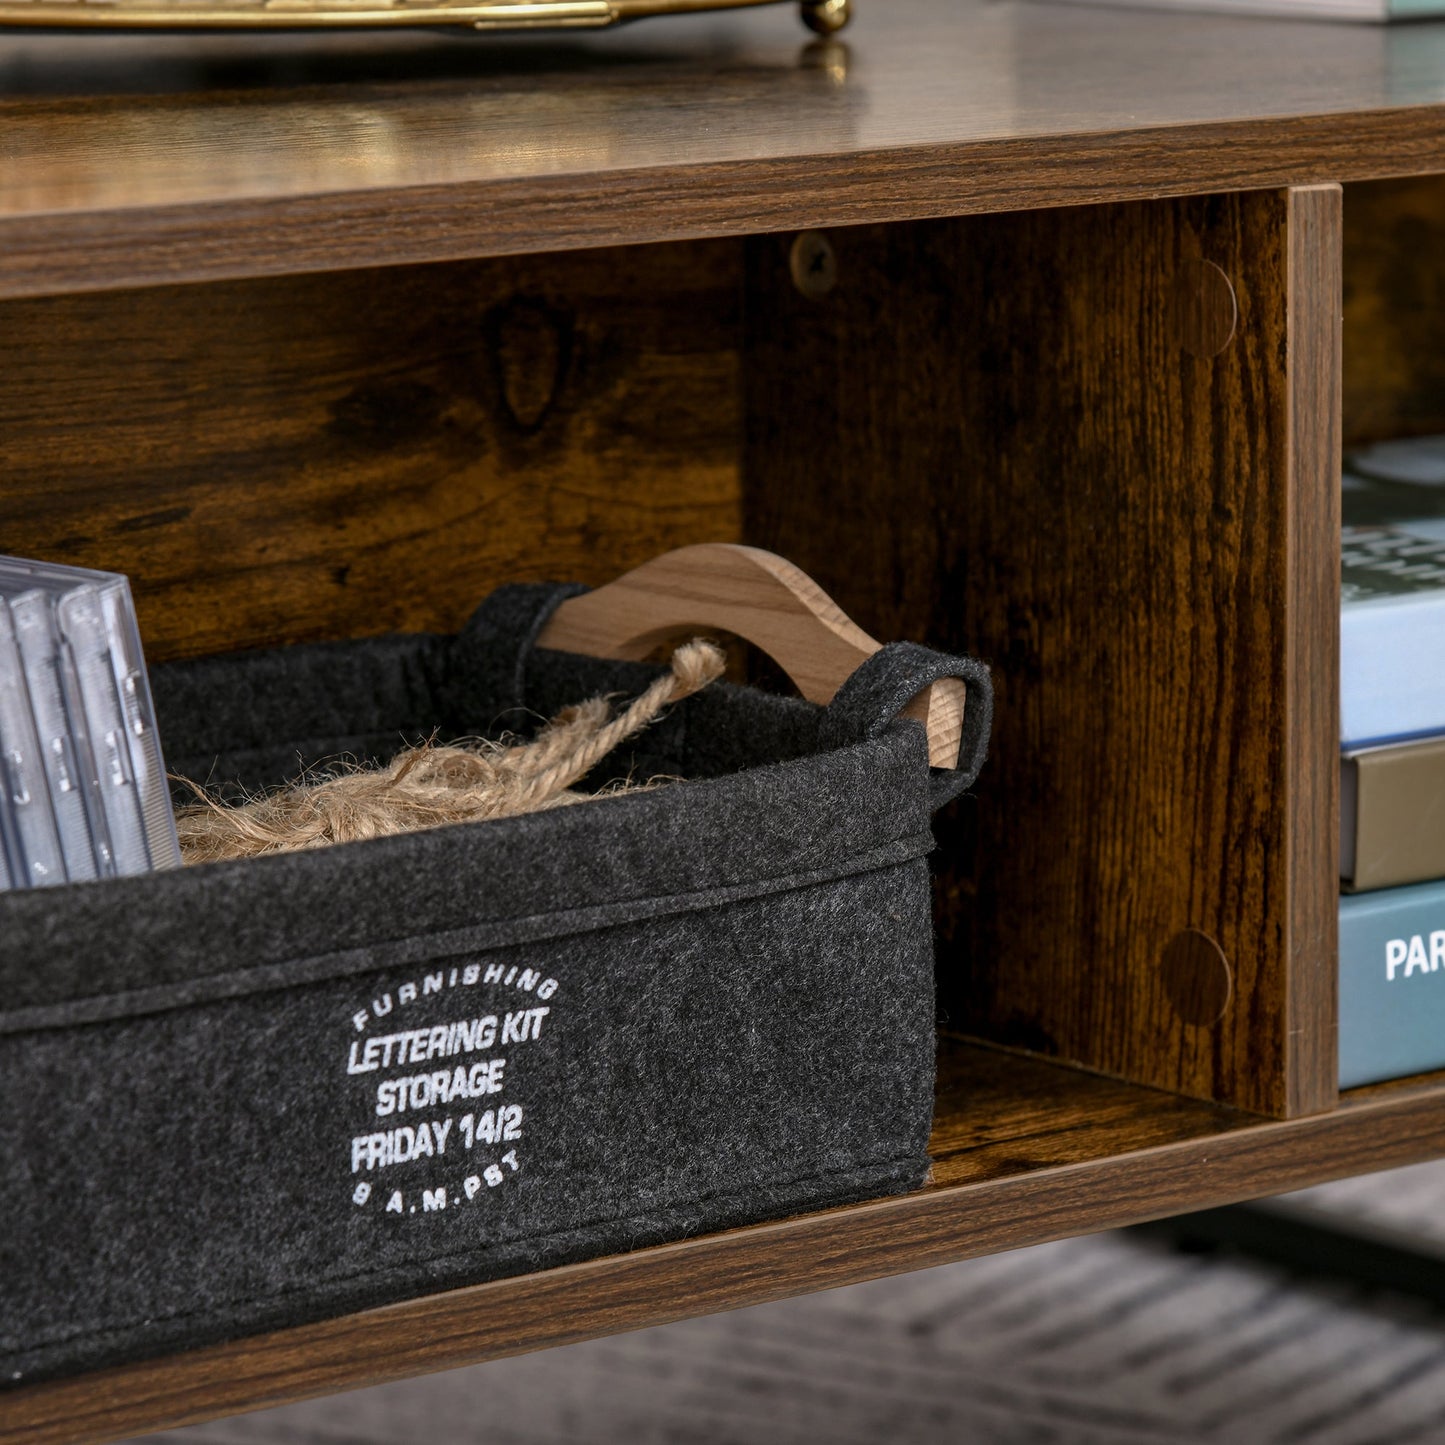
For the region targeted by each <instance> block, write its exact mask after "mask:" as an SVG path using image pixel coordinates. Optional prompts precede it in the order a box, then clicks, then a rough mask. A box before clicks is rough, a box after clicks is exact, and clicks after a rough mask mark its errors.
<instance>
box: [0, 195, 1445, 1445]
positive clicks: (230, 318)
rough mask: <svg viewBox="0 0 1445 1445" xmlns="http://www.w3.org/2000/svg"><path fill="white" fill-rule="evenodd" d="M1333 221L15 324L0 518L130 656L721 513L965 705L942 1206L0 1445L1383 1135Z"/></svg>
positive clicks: (134, 1388) (1311, 203) (146, 1378)
mask: <svg viewBox="0 0 1445 1445" xmlns="http://www.w3.org/2000/svg"><path fill="white" fill-rule="evenodd" d="M1339 207H1340V192H1339V189H1338V188H1337V187H1332V186H1320V187H1306V188H1303V189H1276V190H1265V191H1254V192H1249V193H1244V194H1237V195H1221V196H1214V197H1210V198H1205V199H1190V200H1168V201H1147V202H1144V201H1141V202H1130V203H1127V204H1117V205H1106V206H1093V207H1088V208H1078V209H1064V210H1048V211H1041V212H1037V213H1032V214H1023V215H1008V216H983V217H974V218H965V219H958V220H949V221H923V222H906V223H897V224H890V225H887V226H876V227H863V228H841V229H835V230H831V231H829V232H828V233H826V237H825V244H826V246H827V248H828V249H829V251H830V252H831V262H830V266H831V267H832V268H833V271H834V275H835V280H834V283H833V284H831V286H824V287H822V288H819V287H816V286H813V285H801V286H800V283H799V266H798V250H797V248H798V247H799V246H800V245H802V246H804V247H806V248H808V249H807V251H806V253H805V254H809V255H815V254H816V253H817V251H816V248H817V247H818V245H819V242H818V240H817V238H814V237H807V238H804V239H803V240H802V241H800V240H799V238H798V236H797V235H796V234H795V233H788V234H786V235H776V236H774V235H762V236H755V237H747V238H742V239H734V240H713V241H699V242H687V243H668V244H661V245H649V246H638V247H631V248H626V249H617V250H611V251H591V252H589V251H579V252H570V253H567V252H563V253H556V254H549V255H540V256H536V257H527V258H512V259H497V260H485V261H471V262H455V263H445V264H437V265H427V266H416V267H392V268H386V269H377V270H370V271H361V272H344V273H325V274H316V275H307V276H297V277H287V278H280V279H254V280H246V281H234V282H232V281H226V282H213V283H206V284H204V285H196V286H187V287H174V288H155V289H148V290H143V291H132V292H114V293H106V294H97V295H70V296H57V297H53V298H38V299H22V300H10V301H6V302H3V303H0V307H3V319H4V323H5V328H6V335H7V337H8V338H9V339H10V341H11V344H12V345H13V346H14V347H15V348H16V350H17V354H20V353H23V354H25V355H27V356H28V357H29V358H30V364H29V365H28V366H26V367H25V368H15V369H11V370H8V371H6V372H5V373H3V374H0V413H3V414H4V415H5V417H6V418H7V432H6V439H5V446H6V455H5V460H6V468H7V488H8V490H7V509H8V510H7V529H6V533H5V545H6V547H7V549H9V550H12V551H14V552H18V553H24V554H33V555H38V556H48V557H54V558H56V559H57V560H63V561H67V562H73V563H77V564H81V565H104V566H107V567H113V568H117V569H120V570H124V571H127V572H128V573H130V574H131V576H132V578H133V580H134V584H135V594H136V600H137V605H138V610H139V614H140V619H141V625H142V629H143V632H144V634H145V637H146V641H147V645H148V649H149V655H150V657H151V658H152V660H153V661H154V662H157V663H164V662H167V661H174V660H184V659H194V658H199V657H207V656H213V655H224V654H227V653H230V652H233V651H240V650H244V649H248V648H257V647H274V646H279V645H286V644H296V643H310V642H318V641H344V640H346V639H353V638H364V637H373V636H379V635H382V634H385V633H388V632H392V631H396V630H402V631H441V632H448V631H454V630H455V629H456V628H458V627H459V626H460V625H461V624H462V622H463V621H464V619H465V617H466V615H467V613H468V612H469V610H470V608H471V607H472V605H473V604H474V602H475V601H476V599H477V598H478V597H479V596H481V595H483V594H484V593H486V592H487V591H488V590H489V589H490V588H492V587H494V586H497V585H499V584H503V583H509V582H518V581H522V582H529V581H537V580H543V579H554V578H559V577H560V578H568V579H575V580H578V581H582V582H586V583H599V582H603V581H606V580H608V579H610V578H612V577H613V576H615V575H617V574H618V573H620V572H622V571H624V570H626V569H627V568H629V567H631V566H633V565H635V564H637V563H639V562H641V561H643V560H645V559H646V558H647V557H650V556H652V555H654V554H656V553H658V552H661V551H665V550H667V549H669V548H672V547H676V546H680V545H685V544H689V543H695V542H705V541H745V542H749V543H754V544H756V545H759V546H764V547H769V548H772V549H774V550H776V551H779V552H781V553H783V554H784V555H787V556H790V557H791V558H792V559H793V560H795V561H797V562H798V563H799V565H801V566H803V567H804V568H805V569H808V570H810V571H811V572H812V573H813V574H814V575H815V576H816V578H817V580H818V581H819V582H820V583H821V584H822V585H823V586H824V587H826V588H827V589H829V590H830V591H831V592H832V593H833V595H834V596H835V597H836V598H837V600H838V601H839V603H840V604H841V605H842V606H843V608H844V609H845V610H846V611H848V612H849V613H850V614H851V615H853V616H855V617H856V618H857V620H858V621H859V622H861V623H862V624H863V625H864V626H865V627H867V628H868V629H869V630H870V631H872V632H873V633H874V634H875V635H877V636H880V637H884V638H892V637H909V636H912V637H917V638H919V639H921V640H924V641H926V642H928V643H930V644H932V645H934V646H937V647H940V648H943V649H946V650H950V651H957V652H964V653H970V654H973V655H978V656H981V657H983V658H984V659H985V660H987V661H989V662H990V663H991V664H992V665H993V668H994V674H995V679H996V682H997V684H998V687H999V693H1000V706H999V713H998V722H997V727H996V733H995V738H996V743H995V747H994V752H993V756H992V759H991V761H990V764H989V768H988V771H987V772H986V773H985V774H984V777H983V779H982V781H981V783H980V785H979V787H978V789H977V790H976V795H975V796H974V797H971V798H968V799H965V800H963V801H962V802H961V803H959V804H957V805H955V806H954V808H953V810H952V812H951V813H950V814H949V815H947V816H946V817H945V819H944V820H943V822H942V823H941V824H940V836H941V839H942V844H943V847H942V850H941V853H940V855H939V859H938V864H937V866H936V868H935V870H934V871H935V899H936V919H937V922H938V927H939V943H938V976H937V977H938V1003H939V1011H940V1016H941V1020H942V1023H943V1027H944V1036H943V1038H942V1040H941V1043H940V1083H939V1093H938V1096H937V1099H936V1106H935V1122H934V1131H933V1136H932V1142H931V1145H930V1156H931V1160H932V1166H933V1167H932V1174H931V1178H930V1180H929V1183H928V1184H927V1186H926V1187H924V1188H922V1189H919V1190H915V1191H913V1192H910V1193H908V1194H905V1195H902V1196H899V1197H896V1198H894V1199H891V1200H881V1201H876V1202H873V1203H868V1204H862V1205H857V1206H852V1207H850V1208H848V1209H846V1210H843V1211H841V1212H838V1211H829V1212H826V1213H822V1214H808V1215H803V1216H801V1217H799V1218H796V1219H791V1220H784V1221H780V1222H774V1223H770V1224H763V1225H758V1226H754V1227H751V1228H749V1229H746V1230H742V1231H734V1232H730V1233H723V1234H713V1235H705V1236H702V1237H699V1238H695V1239H689V1240H686V1241H684V1242H680V1243H676V1244H671V1245H664V1246H661V1247H657V1248H649V1249H645V1250H640V1251H637V1252H635V1253H630V1254H619V1255H616V1256H610V1257H607V1258H602V1259H596V1260H591V1261H588V1262H585V1263H580V1264H575V1265H567V1266H564V1267H562V1268H560V1269H554V1270H549V1271H546V1272H543V1273H539V1274H535V1275H525V1276H522V1277H520V1278H515V1279H510V1280H498V1281H494V1282H491V1283H487V1284H482V1285H478V1286H475V1287H473V1288H469V1289H463V1290H453V1291H450V1292H447V1293H443V1294H437V1295H433V1296H428V1297H425V1298H422V1299H418V1300H414V1301H411V1302H409V1303H406V1304H399V1305H395V1306H393V1307H391V1308H390V1309H388V1310H386V1311H383V1312H379V1313H377V1312H363V1313H360V1314H356V1315H352V1316H347V1317H344V1318H340V1319H335V1320H331V1321H327V1322H321V1323H317V1324H305V1325H299V1326H295V1327H292V1328H289V1329H285V1330H281V1331H278V1332H276V1333H274V1334H271V1335H266V1336H260V1337H252V1338H247V1339H241V1340H238V1341H236V1342H234V1343H232V1344H226V1345H219V1346H214V1347H211V1348H208V1349H202V1350H195V1351H190V1352H186V1353H182V1354H179V1355H176V1356H175V1357H174V1358H172V1359H161V1360H156V1361H151V1362H147V1363H142V1364H138V1365H131V1366H125V1367H122V1368H120V1369H117V1370H111V1371H106V1372H103V1373H102V1374H99V1375H96V1376H94V1377H90V1378H82V1379H78V1380H73V1381H57V1382H54V1383H51V1384H45V1385H40V1386H36V1387H33V1388H27V1389H25V1390H21V1391H17V1392H12V1393H10V1394H9V1396H8V1397H4V1398H0V1440H6V1439H12V1438H13V1439H16V1440H19V1439H22V1438H24V1439H31V1440H47V1439H53V1440H61V1439H78V1438H101V1437H103V1436H106V1435H117V1434H121V1433H125V1432H128V1431H135V1430H138V1429H141V1428H146V1427H149V1426H154V1425H156V1424H159V1423H161V1422H163V1421H164V1422H166V1423H177V1422H179V1421H180V1420H182V1419H184V1418H198V1417H199V1416H201V1415H205V1414H215V1413H222V1412H224V1411H225V1410H227V1409H239V1408H246V1407H251V1406H255V1405H258V1404H262V1403H266V1402H268V1401H275V1400H280V1399H282V1398H292V1397H294V1396H296V1395H298V1394H302V1393H317V1392H321V1391H324V1390H326V1389H334V1388H340V1387H342V1386H343V1385H345V1384H348V1383H358V1382H360V1381H362V1380H375V1379H381V1378H390V1377H394V1376H396V1375H401V1374H407V1373H412V1372H415V1371H417V1370H420V1369H427V1368H443V1367H445V1366H447V1365H449V1364H456V1363H460V1362H462V1361H464V1360H471V1359H477V1358H480V1357H484V1356H486V1355H488V1354H497V1353H505V1352H508V1351H511V1350H517V1349H524V1348H535V1347H538V1346H540V1345H543V1344H548V1343H559V1342H562V1341H564V1340H567V1339H572V1338H579V1337H582V1336H583V1335H586V1334H591V1333H596V1332H598V1331H600V1330H602V1329H615V1328H626V1327H630V1326H633V1325H637V1324H641V1323H647V1322H656V1321H658V1320H661V1319H665V1318H672V1317H677V1316H679V1315H682V1314H687V1313H695V1312H697V1311H699V1310H704V1309H708V1308H715V1307H723V1306H725V1305H734V1304H739V1303H743V1302H749V1301H754V1300H759V1299H763V1298H768V1297H773V1296H776V1295H780V1294H784V1293H789V1292H793V1291H795V1290H798V1289H804V1288H818V1287H823V1286H826V1285H832V1284H841V1283H846V1282H847V1281H849V1280H851V1279H860V1278H865V1277H868V1276H870V1275H874V1274H877V1273H881V1272H884V1271H886V1270H890V1269H898V1268H909V1267H918V1266H921V1265H925V1264H930V1263H938V1262H942V1261H943V1260H945V1259H951V1258H958V1257H960V1256H961V1255H964V1254H968V1253H976V1252H983V1251H986V1250H989V1249H999V1248H1006V1247H1010V1246H1012V1245H1017V1244H1024V1243H1029V1242H1035V1241H1037V1240H1041V1239H1045V1238H1051V1237H1056V1236H1058V1235H1059V1234H1064V1233H1071V1232H1077V1231H1079V1230H1081V1229H1089V1228H1103V1227H1108V1226H1109V1225H1111V1224H1114V1223H1122V1222H1126V1221H1127V1220H1131V1219H1138V1218H1141V1217H1145V1216H1147V1215H1150V1214H1160V1213H1166V1212H1170V1211H1171V1210H1177V1209H1183V1208H1189V1207H1199V1206H1202V1205H1205V1204H1211V1203H1219V1202H1223V1201H1225V1200H1228V1199H1231V1198H1239V1197H1242V1196H1244V1195H1247V1194H1249V1193H1262V1192H1267V1191H1270V1190H1274V1189H1283V1188H1288V1187H1291V1186H1292V1185H1296V1184H1299V1185H1302V1184H1305V1183H1309V1182H1314V1181H1315V1180H1317V1179H1319V1178H1321V1177H1324V1175H1325V1174H1326V1173H1337V1172H1346V1171H1347V1170H1349V1169H1351V1168H1358V1169H1363V1168H1366V1167H1369V1168H1378V1167H1384V1166H1386V1165H1387V1164H1389V1163H1390V1162H1393V1161H1398V1162H1403V1161H1405V1160H1407V1159H1412V1158H1416V1157H1419V1155H1420V1153H1421V1152H1422V1150H1426V1149H1427V1148H1428V1147H1429V1146H1427V1145H1426V1144H1425V1143H1424V1142H1422V1141H1423V1140H1424V1139H1425V1138H1426V1137H1428V1136H1429V1135H1430V1131H1431V1130H1434V1129H1438V1127H1439V1119H1440V1117H1441V1115H1442V1114H1445V1094H1442V1093H1441V1091H1440V1090H1438V1089H1436V1088H1433V1087H1432V1086H1430V1085H1428V1084H1419V1083H1416V1084H1410V1085H1402V1086H1399V1087H1397V1088H1394V1089H1391V1090H1383V1091H1371V1092H1370V1093H1369V1094H1368V1096H1362V1097H1361V1098H1359V1099H1357V1100H1355V1101H1353V1102H1352V1103H1351V1105H1350V1107H1349V1108H1346V1109H1342V1110H1335V1111H1334V1112H1331V1110H1333V1106H1334V1105H1335V1103H1336V1090H1335V1085H1334V1044H1333V1023H1334V965H1335V959H1334V948H1333V933H1334V920H1335V880H1336V867H1335V859H1334V849H1335V843H1336V834H1335V830H1334V827H1333V807H1334V796H1333V794H1334V786H1335V767H1334V763H1335V751H1336V739H1335V729H1336V685H1335V665H1336V631H1335V629H1336V626H1337V618H1338V558H1337V543H1338V538H1337V527H1338V520H1337V518H1338V512H1337V502H1338V498H1337V488H1336V475H1335V460H1336V447H1337V440H1336V439H1337V429H1336V424H1335V423H1336V417H1337V407H1338V400H1337V375H1338V370H1337V368H1338V358H1339V345H1338V331H1337V325H1338V316H1337V309H1336V305H1335V300H1334V298H1335V296H1336V295H1337V291H1338V285H1339V264H1340V209H1339ZM80 413H83V414H84V416H85V426H84V427H83V428H81V429H76V428H71V427H68V426H64V425H60V424H58V423H57V419H58V418H65V417H68V416H73V415H77V414H80ZM166 741H167V742H168V743H169V739H166ZM960 1036H967V1039H968V1040H970V1041H963V1039H962V1038H960ZM1060 1064H1073V1065H1080V1066H1082V1067H1078V1068H1070V1067H1060V1066H1059V1065H1060ZM1271 1120H1273V1121H1276V1122H1270V1121H1271ZM1326 1159H1328V1162H1327V1163H1326V1162H1323V1161H1324V1160H1326ZM263 1382H264V1383H263Z"/></svg>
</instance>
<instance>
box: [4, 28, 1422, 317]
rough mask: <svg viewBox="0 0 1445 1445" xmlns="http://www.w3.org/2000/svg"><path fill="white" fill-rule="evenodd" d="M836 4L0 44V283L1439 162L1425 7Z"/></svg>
mask: <svg viewBox="0 0 1445 1445" xmlns="http://www.w3.org/2000/svg"><path fill="white" fill-rule="evenodd" d="M859 11H860V14H859V19H858V21H857V23H856V26H855V28H854V29H852V30H850V31H849V32H848V39H847V41H846V44H844V43H841V42H840V43H834V44H832V45H831V46H824V47H821V48H820V47H818V46H806V45H805V44H804V43H803V41H802V39H801V36H802V32H801V31H800V29H799V27H798V25H797V19H796V15H795V13H793V12H792V10H791V7H787V6H780V7H776V8H773V7H768V8H766V9H763V10H757V11H752V12H740V13H738V14H735V15H731V16H719V17H698V16H689V17H680V18H677V19H669V20H656V21H647V22H642V23H640V24H639V25H637V26H636V27H635V28H629V29H627V30H625V31H622V32H619V33H616V34H607V35H600V36H596V37H592V38H581V37H576V38H547V39H538V38H535V37H521V38H517V37H514V38H495V37H494V38H490V39H481V38H476V37H473V38H470V39H463V38H458V37H450V36H384V37H341V36H332V37H314V36H310V37H307V36H303V37H290V38H287V37H271V38H247V37H242V36H231V37H219V38H217V37H212V38H169V39H168V38H164V37H142V38H139V39H130V38H105V37H100V36H91V35H87V36H81V37H68V38H67V37H30V36H23V35H21V36H16V35H11V36H8V37H3V38H0V127H3V133H4V137H5V146H4V150H3V152H0V296H5V295H12V296H13V295H22V294H39V293H46V292H56V291H64V290H79V289H96V288H107V287H117V286H127V285H132V286H133V285H142V284H163V283H165V282H168V281H184V280H201V279H214V278H222V277H237V276H248V275H257V274H274V273H279V272H297V271H305V270H328V269H340V268H343V267H356V266H368V265H379V264H383V263H387V262H416V261H428V260H448V259H458V258H463V257H468V256H480V255H494V254H502V253H518V252H532V251H556V250H562V249H571V248H579V247H596V246H605V245H613V244H618V243H622V242H633V241H655V240H671V239H682V238H688V237H700V236H717V235H738V234H744V233H749V232H758V231H765V230H783V229H788V228H799V227H805V226H820V225H829V226H836V225H844V224H856V223H863V222H870V221H881V220H906V219H915V218H921V217H929V216H944V215H960V214H971V213H976V212H982V211H998V210H1009V209H1021V208H1025V207H1037V206H1057V205H1069V204H1081V203H1085V202H1091V201H1104V200H1119V199H1127V198H1135V197H1141V196H1163V195H1178V194H1185V193H1188V192H1200V191H1217V190H1238V189H1244V188H1249V187H1264V186H1280V185H1284V184H1301V183H1309V182H1317V181H1335V180H1342V179H1353V178H1364V177H1383V176H1396V175H1402V174H1411V173H1424V172H1434V171H1440V170H1442V169H1445V104H1442V88H1441V85H1440V81H1439V76H1440V74H1441V72H1442V66H1445V24H1441V23H1438V22H1437V23H1428V24H1414V25H1410V26H1408V27H1400V28H1394V29H1376V28H1372V27H1365V26H1344V25H1336V24H1325V23H1313V24H1312V23H1308V22H1292V21H1284V22H1281V21H1271V20H1260V19H1254V18H1244V19H1241V18H1230V17H1224V16H1209V15H1192V14H1167V13H1149V12H1140V11H1129V10H1115V9H1110V8H1107V7H1102V6H1100V7H1086V6H1077V7H1076V6H1066V7H1060V6H1057V5H1052V4H1028V3H1018V4H1010V5H1006V6H1005V5H996V4H991V3H988V0H887V3H886V4H874V5H864V6H860V7H859ZM1286 58H1287V59H1286Z"/></svg>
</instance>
